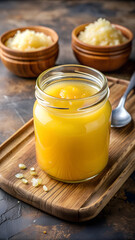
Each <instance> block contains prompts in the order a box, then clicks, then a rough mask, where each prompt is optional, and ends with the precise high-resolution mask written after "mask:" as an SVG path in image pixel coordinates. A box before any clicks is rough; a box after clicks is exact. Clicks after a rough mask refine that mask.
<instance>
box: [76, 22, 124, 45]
mask: <svg viewBox="0 0 135 240" xmlns="http://www.w3.org/2000/svg"><path fill="white" fill-rule="evenodd" d="M78 39H79V40H80V41H82V42H84V43H87V44H90V45H96V46H115V45H119V44H122V43H124V42H126V41H127V38H126V37H125V36H124V35H123V34H122V32H121V31H120V30H118V29H117V28H115V26H114V25H112V24H111V23H110V22H109V21H107V20H106V19H102V18H99V19H98V20H97V21H96V22H94V23H90V24H89V25H87V26H86V27H85V29H84V31H81V32H80V34H79V36H78Z"/></svg>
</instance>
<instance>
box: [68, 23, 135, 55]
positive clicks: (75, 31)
mask: <svg viewBox="0 0 135 240" xmlns="http://www.w3.org/2000/svg"><path fill="white" fill-rule="evenodd" d="M89 24H90V23H84V24H81V25H79V26H77V27H75V28H74V29H73V30H72V41H75V42H76V43H77V44H78V45H79V46H81V47H82V48H83V47H84V48H87V49H90V50H94V51H103V50H105V51H107V50H108V51H110V50H111V51H117V50H118V49H121V48H125V47H127V46H128V45H129V44H131V42H132V40H133V33H132V32H131V31H130V30H129V29H128V28H126V27H124V26H122V25H118V24H115V23H111V24H112V25H114V26H115V27H116V28H117V29H119V30H121V32H122V33H123V31H125V32H127V33H128V34H129V36H130V37H129V38H128V40H127V41H126V42H125V43H122V44H118V45H113V46H99V45H92V44H88V43H84V42H82V41H80V40H79V39H78V37H77V35H78V34H79V33H80V31H83V30H84V28H85V27H86V26H87V25H89ZM79 28H82V29H81V30H80V31H78V29H79ZM122 30H123V31H122Z"/></svg>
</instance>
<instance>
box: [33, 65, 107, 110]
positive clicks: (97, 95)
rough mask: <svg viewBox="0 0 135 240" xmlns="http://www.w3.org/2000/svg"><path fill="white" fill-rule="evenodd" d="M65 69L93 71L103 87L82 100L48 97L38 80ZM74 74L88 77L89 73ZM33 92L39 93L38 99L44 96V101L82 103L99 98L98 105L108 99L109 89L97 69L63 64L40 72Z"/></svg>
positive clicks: (105, 79)
mask: <svg viewBox="0 0 135 240" xmlns="http://www.w3.org/2000/svg"><path fill="white" fill-rule="evenodd" d="M67 67H73V68H77V67H78V68H82V69H87V70H90V71H93V73H96V74H99V75H100V77H101V78H102V80H103V85H102V87H101V89H100V90H99V91H97V92H96V93H95V94H93V95H91V96H88V97H84V98H77V99H65V98H59V97H55V96H52V95H49V94H47V93H46V92H45V91H43V89H42V87H41V86H40V80H41V79H42V77H43V76H45V75H46V74H47V73H50V72H52V71H53V70H59V69H60V68H67ZM58 73H62V71H60V72H58ZM76 73H80V74H84V76H86V77H88V76H90V74H89V73H85V72H81V71H76ZM46 82H47V81H46ZM35 90H36V91H38V92H39V93H40V97H41V96H44V99H45V98H49V99H50V100H54V101H61V102H69V101H70V102H76V101H78V102H79V101H82V100H83V101H87V100H92V99H93V98H99V99H100V101H98V103H99V102H101V101H102V100H104V99H105V98H106V97H108V95H109V91H108V90H109V88H108V84H107V78H106V77H105V75H104V74H103V73H101V72H100V71H98V70H97V69H94V68H91V67H88V66H84V65H79V64H64V65H59V66H56V67H52V68H49V69H47V70H45V71H44V72H42V73H41V74H40V75H39V76H38V78H37V80H36V87H35ZM35 95H36V98H37V99H38V94H37V93H35ZM40 103H41V102H40ZM96 103H97V102H96ZM96 103H95V104H96ZM95 104H93V105H95ZM93 105H92V106H93ZM89 107H90V106H89ZM55 108H56V107H55ZM62 109H63V108H62ZM64 109H66V108H64Z"/></svg>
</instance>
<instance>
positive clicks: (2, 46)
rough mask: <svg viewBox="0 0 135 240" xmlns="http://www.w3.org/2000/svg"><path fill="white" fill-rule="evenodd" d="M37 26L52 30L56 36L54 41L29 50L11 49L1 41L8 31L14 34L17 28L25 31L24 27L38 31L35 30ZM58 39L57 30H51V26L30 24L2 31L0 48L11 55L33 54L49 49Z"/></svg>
mask: <svg viewBox="0 0 135 240" xmlns="http://www.w3.org/2000/svg"><path fill="white" fill-rule="evenodd" d="M37 28H38V29H41V30H42V29H44V30H47V31H49V32H52V34H54V35H55V37H56V41H54V42H53V44H52V45H50V46H49V47H42V48H41V49H36V50H31V51H21V50H17V49H11V48H9V47H7V46H6V45H5V44H4V43H3V41H2V39H3V38H4V37H5V36H6V35H8V34H10V33H12V32H14V34H15V33H16V32H17V31H18V30H21V31H25V30H26V29H29V30H35V29H36V30H35V32H38V31H37ZM39 32H43V31H39ZM43 33H44V32H43ZM48 36H49V35H48ZM58 40H59V36H58V34H57V32H56V31H55V30H53V29H52V28H49V27H44V26H40V25H30V26H24V27H19V28H14V29H11V30H9V31H6V32H4V33H3V34H2V35H1V36H0V49H2V50H4V51H6V52H8V53H9V54H11V55H12V54H13V53H16V54H22V55H29V54H33V53H42V52H43V51H47V50H51V49H52V48H53V47H55V45H56V44H58Z"/></svg>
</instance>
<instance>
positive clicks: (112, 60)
mask: <svg viewBox="0 0 135 240" xmlns="http://www.w3.org/2000/svg"><path fill="white" fill-rule="evenodd" d="M87 25H88V23H87V24H83V25H80V26H78V27H76V28H75V29H74V30H73V31H72V50H73V52H74V55H75V57H76V58H77V60H78V61H79V62H80V63H81V64H83V65H87V66H90V67H93V68H96V69H98V70H100V71H113V70H116V69H118V68H120V67H121V66H123V65H124V64H125V63H126V62H127V60H128V58H129V55H130V53H131V48H132V39H133V34H132V32H131V31H130V30H129V29H127V28H125V27H123V26H120V25H116V24H113V25H114V26H115V27H116V28H117V29H119V30H120V31H121V32H122V33H123V35H124V36H125V37H126V38H127V39H128V40H127V41H126V42H125V43H123V44H119V45H117V46H95V45H90V44H86V43H84V42H82V41H80V40H79V39H78V35H79V33H80V32H81V31H84V29H85V27H86V26H87Z"/></svg>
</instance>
